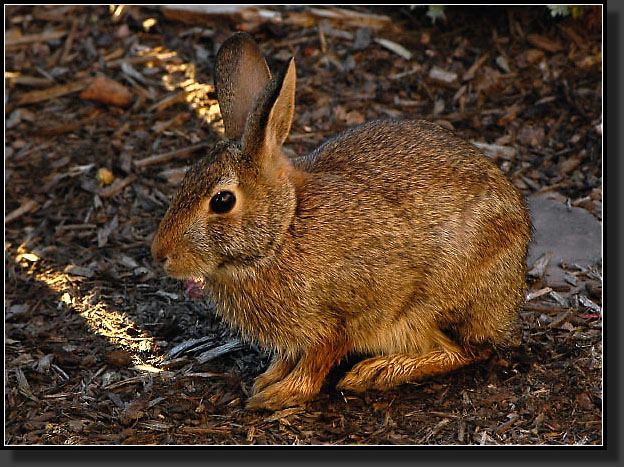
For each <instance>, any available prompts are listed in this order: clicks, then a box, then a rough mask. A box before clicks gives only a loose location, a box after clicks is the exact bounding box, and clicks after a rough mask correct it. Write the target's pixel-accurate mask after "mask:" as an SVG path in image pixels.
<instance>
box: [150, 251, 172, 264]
mask: <svg viewBox="0 0 624 467" xmlns="http://www.w3.org/2000/svg"><path fill="white" fill-rule="evenodd" d="M153 256H154V261H156V262H157V263H158V264H160V265H161V266H163V267H166V266H167V263H169V257H168V256H167V255H164V254H161V253H156V254H154V255H153Z"/></svg>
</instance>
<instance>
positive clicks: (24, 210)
mask: <svg viewBox="0 0 624 467" xmlns="http://www.w3.org/2000/svg"><path fill="white" fill-rule="evenodd" d="M38 208H39V204H38V203H37V202H36V201H35V200H33V199H27V200H24V201H22V204H21V206H20V207H19V208H17V209H14V210H13V211H11V212H10V213H9V214H7V215H6V217H5V218H4V223H5V224H8V223H10V222H13V221H14V220H16V219H19V218H20V217H22V216H23V215H24V214H28V213H29V212H32V211H35V210H36V209H38Z"/></svg>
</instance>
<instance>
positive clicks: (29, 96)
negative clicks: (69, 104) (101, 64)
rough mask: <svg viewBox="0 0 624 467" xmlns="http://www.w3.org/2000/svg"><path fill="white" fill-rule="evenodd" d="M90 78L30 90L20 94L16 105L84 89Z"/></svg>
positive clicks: (41, 100)
mask: <svg viewBox="0 0 624 467" xmlns="http://www.w3.org/2000/svg"><path fill="white" fill-rule="evenodd" d="M89 82H90V80H83V81H77V82H73V83H68V84H62V85H60V86H54V87H52V88H48V89H42V90H39V91H30V92H27V93H26V94H22V96H21V97H20V99H19V101H18V102H17V105H24V104H35V103H37V102H43V101H47V100H50V99H54V98H56V97H61V96H64V95H66V94H71V93H72V92H78V91H81V90H82V89H84V88H85V87H86V86H87V84H89Z"/></svg>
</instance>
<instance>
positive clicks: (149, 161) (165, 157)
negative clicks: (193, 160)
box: [133, 143, 209, 168]
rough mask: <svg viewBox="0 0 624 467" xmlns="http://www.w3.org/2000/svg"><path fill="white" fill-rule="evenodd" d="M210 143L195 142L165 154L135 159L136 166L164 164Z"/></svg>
mask: <svg viewBox="0 0 624 467" xmlns="http://www.w3.org/2000/svg"><path fill="white" fill-rule="evenodd" d="M208 146H209V145H208V143H199V144H194V145H193V146H187V147H185V148H181V149H175V150H173V151H169V152H166V153H163V154H156V155H154V156H150V157H146V158H144V159H140V160H138V161H133V164H134V166H135V167H139V168H140V167H147V166H148V165H154V164H162V163H163V162H168V161H170V160H171V159H176V158H180V157H187V156H189V155H190V154H191V153H193V152H195V151H197V150H198V149H204V148H207V147H208Z"/></svg>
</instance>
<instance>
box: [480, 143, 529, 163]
mask: <svg viewBox="0 0 624 467" xmlns="http://www.w3.org/2000/svg"><path fill="white" fill-rule="evenodd" d="M471 143H472V144H474V145H475V146H476V147H477V148H479V149H480V150H481V151H483V153H484V154H485V155H486V156H488V157H490V158H492V159H499V158H500V159H503V160H506V161H511V160H514V159H515V158H516V155H517V154H518V150H517V149H516V148H512V147H510V146H500V145H498V144H489V143H482V142H481V141H471Z"/></svg>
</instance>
